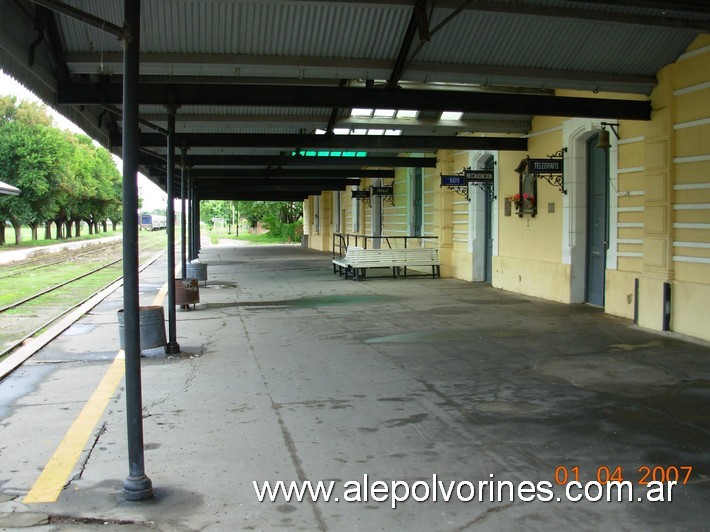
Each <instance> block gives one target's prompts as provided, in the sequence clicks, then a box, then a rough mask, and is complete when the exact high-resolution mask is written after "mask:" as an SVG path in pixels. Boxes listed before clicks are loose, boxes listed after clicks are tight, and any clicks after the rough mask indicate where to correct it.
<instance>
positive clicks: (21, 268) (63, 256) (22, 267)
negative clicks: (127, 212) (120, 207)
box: [0, 242, 121, 281]
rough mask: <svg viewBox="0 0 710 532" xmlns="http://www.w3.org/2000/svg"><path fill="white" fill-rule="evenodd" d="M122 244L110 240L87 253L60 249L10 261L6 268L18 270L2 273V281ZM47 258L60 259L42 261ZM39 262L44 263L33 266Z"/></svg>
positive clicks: (0, 276) (0, 279)
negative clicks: (27, 258) (22, 259)
mask: <svg viewBox="0 0 710 532" xmlns="http://www.w3.org/2000/svg"><path fill="white" fill-rule="evenodd" d="M120 245H121V242H109V243H105V244H99V245H98V246H97V249H92V250H90V251H87V252H86V253H78V254H75V253H71V252H70V251H60V252H58V253H56V254H52V255H51V257H50V256H47V255H42V256H40V257H36V258H35V260H26V261H22V264H19V265H13V263H10V264H9V265H7V266H6V267H5V269H12V268H13V267H14V268H17V271H13V272H10V273H7V274H5V275H0V281H2V280H3V279H7V278H9V277H15V276H17V275H23V274H26V273H28V272H33V271H36V270H40V269H42V268H48V267H49V266H55V265H57V264H62V263H64V262H66V261H67V257H71V258H72V260H73V259H81V258H84V257H86V256H88V255H94V254H96V253H100V252H101V251H106V250H107V249H110V248H112V247H115V246H120ZM47 258H52V259H58V260H53V261H51V262H44V263H42V261H43V260H44V259H47ZM37 263H42V264H39V265H37V266H32V265H33V264H37ZM27 266H31V267H30V268H27Z"/></svg>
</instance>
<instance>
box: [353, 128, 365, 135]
mask: <svg viewBox="0 0 710 532" xmlns="http://www.w3.org/2000/svg"><path fill="white" fill-rule="evenodd" d="M350 134H351V135H367V129H353V130H352V131H351V132H350Z"/></svg>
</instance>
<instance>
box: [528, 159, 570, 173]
mask: <svg viewBox="0 0 710 532" xmlns="http://www.w3.org/2000/svg"><path fill="white" fill-rule="evenodd" d="M528 171H529V172H530V173H531V174H563V173H564V159H562V158H559V159H553V158H550V159H528Z"/></svg>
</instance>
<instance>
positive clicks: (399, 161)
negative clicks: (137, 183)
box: [139, 152, 436, 168]
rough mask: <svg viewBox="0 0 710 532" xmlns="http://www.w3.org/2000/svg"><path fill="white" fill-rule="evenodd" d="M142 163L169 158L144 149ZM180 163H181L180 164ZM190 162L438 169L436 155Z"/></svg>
mask: <svg viewBox="0 0 710 532" xmlns="http://www.w3.org/2000/svg"><path fill="white" fill-rule="evenodd" d="M139 164H141V165H142V166H165V164H166V160H165V158H164V157H162V156H160V155H159V154H151V153H145V152H142V153H141V154H140V155H139ZM179 164H180V162H178V165H179ZM187 164H189V165H190V166H192V168H199V167H204V166H262V167H264V166H265V167H269V166H270V167H275V166H279V167H301V166H305V167H311V168H313V167H315V168H325V167H330V168H343V167H350V168H364V167H376V166H379V167H385V168H390V167H391V168H435V167H436V157H380V156H369V155H368V156H367V157H347V156H346V157H342V156H341V157H306V156H292V155H222V154H215V155H189V156H188V157H187Z"/></svg>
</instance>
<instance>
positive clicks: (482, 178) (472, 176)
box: [463, 169, 493, 183]
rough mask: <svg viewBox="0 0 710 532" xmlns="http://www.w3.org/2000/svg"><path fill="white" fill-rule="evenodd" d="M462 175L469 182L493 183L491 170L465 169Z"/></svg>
mask: <svg viewBox="0 0 710 532" xmlns="http://www.w3.org/2000/svg"><path fill="white" fill-rule="evenodd" d="M463 175H464V177H465V178H466V181H468V182H469V183H493V171H491V170H471V169H465V170H464V171H463Z"/></svg>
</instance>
